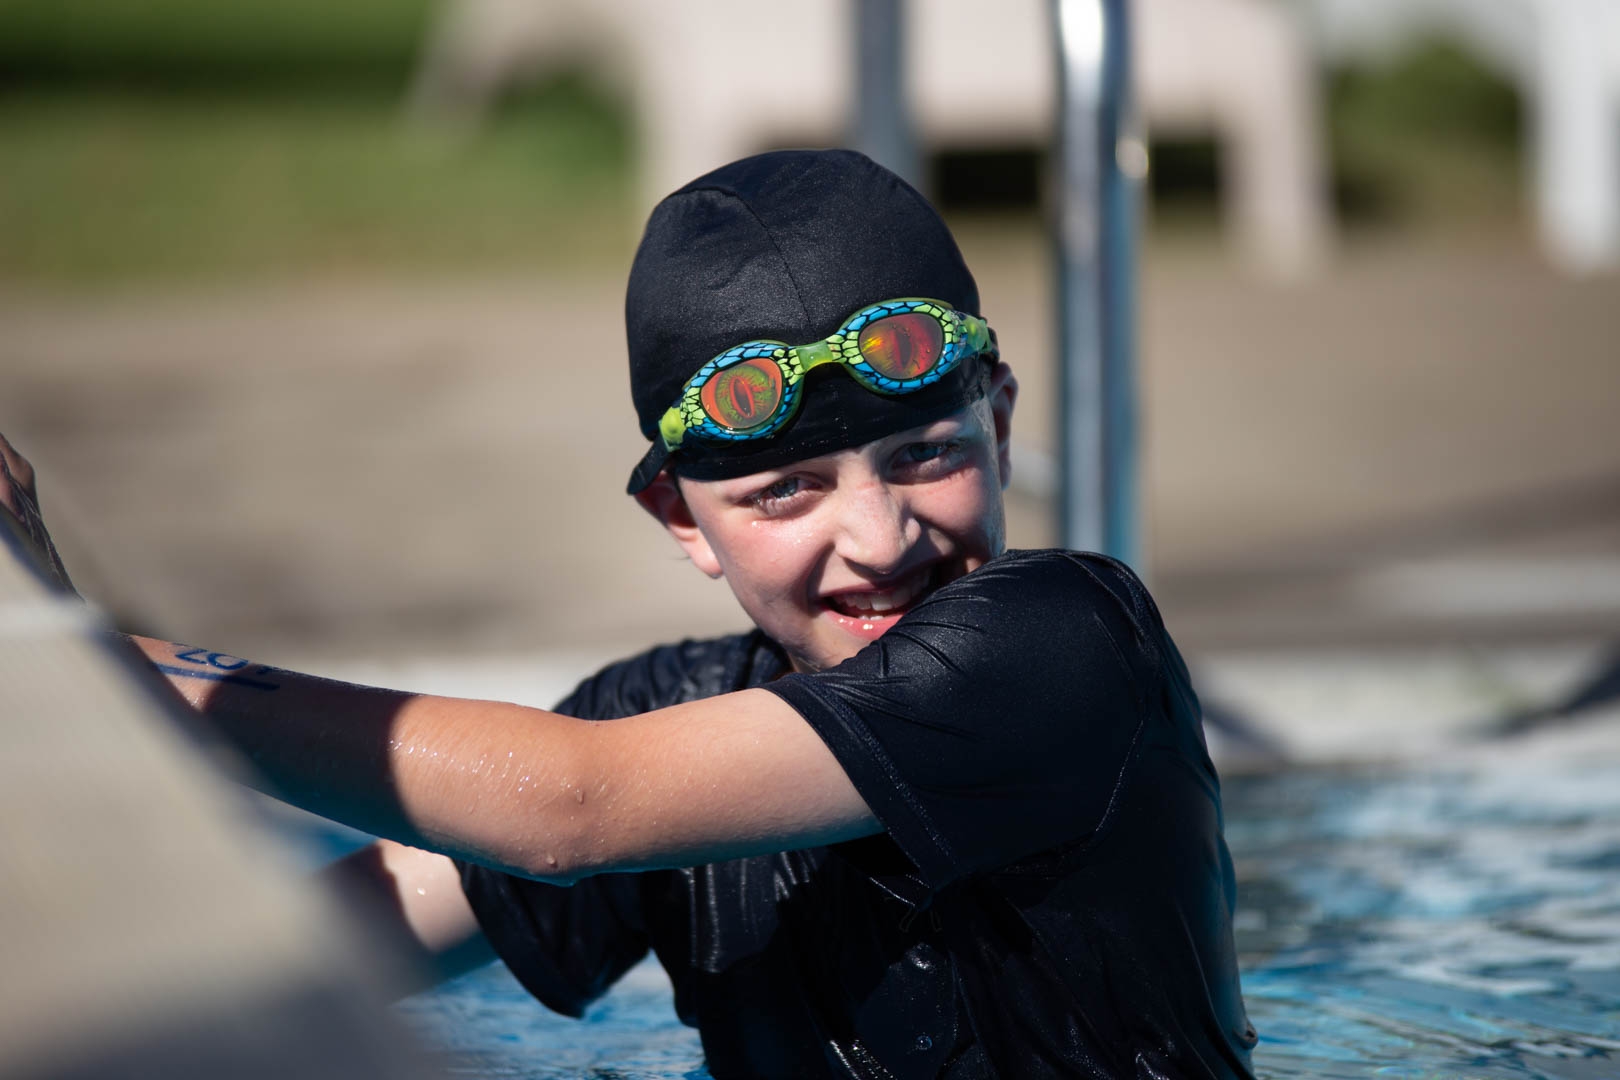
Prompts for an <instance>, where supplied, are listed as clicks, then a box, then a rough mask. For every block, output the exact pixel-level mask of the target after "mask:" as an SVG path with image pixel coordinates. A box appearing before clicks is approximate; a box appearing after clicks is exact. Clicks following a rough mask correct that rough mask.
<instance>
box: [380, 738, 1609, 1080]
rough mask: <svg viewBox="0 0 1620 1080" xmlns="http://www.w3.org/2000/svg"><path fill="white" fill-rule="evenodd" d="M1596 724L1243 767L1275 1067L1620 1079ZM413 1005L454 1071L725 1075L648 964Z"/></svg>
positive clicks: (1257, 967)
mask: <svg viewBox="0 0 1620 1080" xmlns="http://www.w3.org/2000/svg"><path fill="white" fill-rule="evenodd" d="M1590 734H1591V733H1588V737H1587V739H1586V743H1585V744H1584V746H1582V747H1578V748H1577V750H1576V752H1570V751H1569V749H1568V748H1567V747H1566V748H1565V750H1564V752H1562V753H1558V754H1549V753H1546V752H1543V751H1537V750H1536V749H1535V748H1534V747H1530V746H1512V745H1503V746H1497V747H1493V748H1490V749H1488V750H1484V751H1477V752H1472V753H1470V754H1468V755H1464V756H1459V757H1454V758H1452V759H1451V760H1450V761H1449V762H1448V763H1447V764H1446V765H1445V766H1444V767H1434V766H1429V767H1422V768H1414V767H1401V768H1380V769H1360V770H1355V771H1321V770H1315V771H1303V770H1296V771H1292V772H1288V773H1283V774H1278V775H1272V776H1248V777H1236V778H1229V779H1228V780H1227V781H1226V786H1225V790H1226V808H1227V839H1228V842H1229V843H1230V845H1231V848H1232V852H1233V856H1234V858H1235V860H1236V862H1237V867H1238V877H1239V890H1240V912H1239V916H1238V923H1237V938H1238V947H1239V950H1240V952H1241V954H1242V957H1243V970H1244V979H1243V981H1244V991H1245V995H1246V998H1247V1001H1248V1005H1249V1012H1250V1016H1251V1018H1252V1019H1253V1021H1254V1023H1255V1026H1256V1027H1257V1028H1258V1029H1259V1031H1260V1033H1261V1043H1260V1047H1259V1049H1258V1050H1257V1051H1256V1054H1255V1066H1256V1071H1257V1072H1258V1073H1259V1074H1260V1075H1261V1076H1262V1077H1270V1078H1274V1080H1281V1078H1294V1077H1323V1078H1336V1077H1370V1076H1376V1077H1402V1078H1407V1077H1410V1078H1418V1077H1425V1078H1449V1077H1459V1078H1460V1077H1468V1078H1492V1080H1494V1078H1498V1077H1502V1078H1507V1077H1513V1078H1526V1077H1549V1078H1559V1080H1588V1078H1590V1080H1597V1078H1604V1080H1611V1078H1620V749H1616V747H1615V746H1613V745H1610V742H1609V741H1605V740H1604V739H1602V738H1598V739H1595V740H1594V739H1592V738H1591V737H1590ZM1614 736H1615V738H1614V740H1613V742H1614V743H1616V744H1620V729H1617V730H1614ZM400 1009H401V1011H402V1012H403V1013H404V1015H405V1016H406V1017H408V1018H409V1021H410V1023H411V1024H412V1026H413V1027H415V1028H417V1029H418V1030H419V1031H421V1032H422V1034H423V1037H424V1038H425V1039H426V1040H427V1041H428V1042H429V1043H430V1044H432V1045H435V1046H437V1047H440V1048H442V1049H441V1051H440V1052H441V1054H442V1060H443V1063H444V1066H445V1068H446V1070H447V1071H449V1072H450V1073H451V1074H452V1075H458V1076H478V1077H526V1078H541V1077H547V1078H549V1077H623V1078H626V1080H629V1078H648V1080H651V1078H671V1077H704V1076H707V1075H708V1074H707V1073H706V1072H703V1071H702V1068H701V1063H702V1055H701V1052H700V1050H699V1047H698V1042H697V1036H696V1034H695V1033H694V1032H691V1031H689V1030H687V1029H685V1028H683V1027H681V1026H680V1024H679V1023H677V1022H676V1020H675V1019H674V1016H673V1012H672V1010H671V1008H670V1002H669V990H668V984H667V983H666V982H665V981H664V979H663V976H662V973H661V972H659V971H658V969H657V968H656V967H653V966H651V965H650V964H644V965H642V966H641V967H639V968H637V969H636V970H635V971H634V972H632V973H631V975H630V976H629V977H628V978H627V979H626V980H625V981H624V982H623V983H622V984H621V985H620V986H619V987H618V988H616V989H615V991H614V992H613V993H612V994H611V995H610V996H609V997H607V998H606V999H604V1000H603V1001H602V1002H600V1003H598V1005H597V1006H596V1007H595V1008H594V1009H593V1010H592V1012H591V1013H590V1015H589V1016H588V1017H587V1019H586V1021H585V1022H584V1023H579V1022H577V1021H572V1020H567V1019H564V1018H562V1017H557V1016H553V1015H551V1014H549V1013H547V1012H546V1011H545V1010H544V1009H542V1008H541V1007H540V1006H539V1005H537V1004H535V1003H534V1002H533V1001H532V1000H531V999H530V998H529V997H528V996H527V995H526V994H524V992H523V991H522V990H521V989H520V988H519V987H518V986H517V984H516V983H515V982H513V980H512V979H511V977H510V976H509V975H508V974H507V973H506V972H505V970H504V969H503V968H501V967H499V966H498V965H497V966H496V967H492V968H488V969H486V970H484V971H481V972H478V973H476V974H474V975H472V976H470V977H468V978H466V979H463V980H460V981H459V982H456V983H453V984H450V985H449V986H447V987H445V988H442V989H441V990H438V991H436V992H433V993H429V994H424V995H421V996H419V997H416V998H413V999H412V1000H410V1001H408V1002H406V1003H404V1004H403V1005H401V1006H400Z"/></svg>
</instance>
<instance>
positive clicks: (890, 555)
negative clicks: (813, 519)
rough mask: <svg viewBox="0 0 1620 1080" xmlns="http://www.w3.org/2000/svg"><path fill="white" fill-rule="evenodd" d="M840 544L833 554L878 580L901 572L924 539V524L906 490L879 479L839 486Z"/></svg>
mask: <svg viewBox="0 0 1620 1080" xmlns="http://www.w3.org/2000/svg"><path fill="white" fill-rule="evenodd" d="M838 494H839V503H840V505H839V512H838V541H837V544H836V545H835V546H834V549H833V550H834V551H835V552H836V553H837V554H838V556H839V557H840V558H842V559H843V560H844V561H845V562H846V563H849V564H850V565H851V566H853V567H855V568H856V569H857V570H859V571H860V572H861V573H863V574H866V575H870V576H872V577H876V578H882V577H887V576H888V575H890V574H893V573H895V572H896V571H898V570H900V569H901V568H902V567H903V566H904V564H905V561H906V554H907V552H909V551H911V549H912V548H913V547H914V546H915V545H916V544H917V542H918V541H919V540H921V539H922V523H921V522H920V521H918V520H917V518H916V516H915V515H914V514H913V513H912V511H911V505H910V500H909V499H907V498H906V497H905V493H904V492H903V491H897V490H896V489H895V488H894V486H893V485H890V484H886V483H884V482H883V480H882V479H881V478H879V477H877V476H869V477H863V478H862V479H860V480H859V481H857V482H855V483H851V484H842V485H840V490H839V493H838Z"/></svg>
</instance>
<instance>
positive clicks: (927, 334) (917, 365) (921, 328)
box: [858, 312, 945, 381]
mask: <svg viewBox="0 0 1620 1080" xmlns="http://www.w3.org/2000/svg"><path fill="white" fill-rule="evenodd" d="M858 344H859V347H860V350H861V356H862V357H863V358H864V359H865V360H866V362H867V363H868V364H870V365H872V369H873V370H874V371H876V372H877V373H878V374H879V375H882V376H884V377H885V378H889V379H896V380H900V381H904V380H906V379H915V378H917V377H918V376H921V375H925V374H927V373H928V371H929V370H930V369H931V368H933V366H934V365H935V364H937V363H939V358H940V357H941V356H942V355H944V352H945V331H944V329H943V328H942V327H941V326H940V325H939V320H938V319H936V318H934V317H933V316H932V315H922V314H919V313H917V312H910V313H907V314H905V315H889V316H887V317H885V318H882V319H874V320H873V321H871V322H869V323H867V324H866V325H865V326H864V327H862V328H861V334H860V338H859V341H858Z"/></svg>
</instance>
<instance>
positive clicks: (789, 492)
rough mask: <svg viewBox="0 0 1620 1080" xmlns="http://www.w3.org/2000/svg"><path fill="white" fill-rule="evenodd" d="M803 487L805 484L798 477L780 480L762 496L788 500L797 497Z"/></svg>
mask: <svg viewBox="0 0 1620 1080" xmlns="http://www.w3.org/2000/svg"><path fill="white" fill-rule="evenodd" d="M802 486H803V484H802V482H801V481H800V480H799V478H798V477H797V476H790V477H788V478H787V479H786V480H778V481H777V482H776V483H774V484H772V485H771V486H770V487H768V488H766V489H765V490H764V491H763V492H761V494H762V495H764V496H765V497H766V498H768V499H788V498H792V497H793V496H794V495H797V494H798V493H799V488H800V487H802Z"/></svg>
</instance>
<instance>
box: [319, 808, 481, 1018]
mask: <svg viewBox="0 0 1620 1080" xmlns="http://www.w3.org/2000/svg"><path fill="white" fill-rule="evenodd" d="M322 877H323V878H325V879H326V881H327V882H328V883H329V884H331V885H332V886H333V888H335V889H337V890H338V891H339V892H341V893H343V894H345V895H347V896H349V897H350V898H351V899H352V900H353V901H354V902H355V904H356V905H357V906H358V908H359V909H360V911H361V913H362V914H363V915H364V916H365V918H366V927H367V929H368V930H370V931H371V932H372V933H374V934H375V935H376V936H378V937H380V938H382V939H383V941H382V944H383V945H384V946H385V949H386V952H387V955H390V956H401V957H404V959H405V961H406V963H407V965H408V971H407V972H406V973H405V975H406V977H407V978H408V979H409V981H407V982H404V983H401V984H400V985H398V986H396V987H395V989H396V991H397V992H398V993H399V994H400V995H401V996H403V995H405V994H413V993H416V992H417V991H418V990H425V989H427V988H428V987H429V986H433V985H436V984H437V983H440V982H443V981H444V980H445V979H450V978H454V977H455V976H457V975H460V974H462V973H464V972H467V971H471V970H472V969H473V968H476V967H479V966H481V965H483V964H486V963H488V962H489V961H491V960H493V959H495V953H494V950H493V949H491V948H490V945H489V942H488V941H487V940H486V939H485V937H484V935H483V932H482V931H481V930H480V929H479V926H478V920H477V918H476V917H475V916H474V915H473V911H472V907H471V905H469V904H468V902H467V897H466V895H465V894H464V893H463V892H462V888H461V875H460V874H459V873H457V871H456V867H455V865H454V864H453V863H452V862H451V861H450V860H449V859H448V858H446V857H445V856H443V855H437V854H434V853H433V852H430V851H422V850H419V849H417V848H410V847H406V846H405V845H403V844H396V843H394V842H393V841H391V840H380V841H378V842H377V843H375V844H372V845H370V846H369V847H365V848H362V849H360V850H359V851H357V852H355V853H354V854H352V855H350V856H348V857H347V858H343V859H339V860H338V861H337V862H335V863H333V864H331V865H330V866H329V867H327V868H326V870H325V871H324V872H323V874H322Z"/></svg>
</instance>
